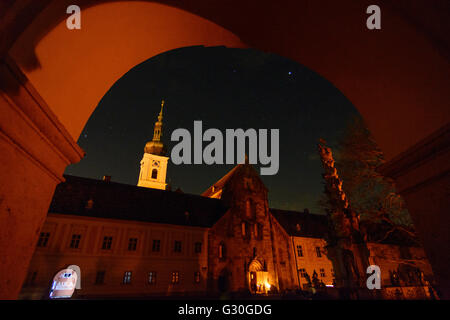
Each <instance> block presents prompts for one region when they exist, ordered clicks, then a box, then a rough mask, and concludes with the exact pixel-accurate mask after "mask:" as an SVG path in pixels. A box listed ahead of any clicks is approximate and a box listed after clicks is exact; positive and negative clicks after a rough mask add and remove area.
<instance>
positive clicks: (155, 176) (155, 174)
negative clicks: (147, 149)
mask: <svg viewBox="0 0 450 320" xmlns="http://www.w3.org/2000/svg"><path fill="white" fill-rule="evenodd" d="M157 177H158V170H156V169H153V170H152V179H156V178H157Z"/></svg>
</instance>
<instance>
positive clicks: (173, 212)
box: [49, 175, 227, 227]
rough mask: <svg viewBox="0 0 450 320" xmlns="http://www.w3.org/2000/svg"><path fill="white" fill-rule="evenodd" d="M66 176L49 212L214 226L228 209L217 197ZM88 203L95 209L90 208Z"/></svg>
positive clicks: (57, 189)
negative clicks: (211, 197)
mask: <svg viewBox="0 0 450 320" xmlns="http://www.w3.org/2000/svg"><path fill="white" fill-rule="evenodd" d="M64 177H65V179H66V181H65V182H63V183H60V184H59V185H58V186H57V187H56V190H55V194H54V196H53V200H52V203H51V205H50V209H49V212H50V213H54V214H70V215H78V216H85V217H96V218H107V219H122V220H133V221H142V222H154V223H166V224H175V225H189V226H197V227H211V226H212V225H214V224H215V223H216V222H217V220H219V219H220V217H222V216H223V215H224V214H225V212H226V210H227V208H226V207H225V205H224V204H223V202H222V201H221V200H218V199H210V198H205V197H202V196H198V195H192V194H186V193H179V192H173V191H166V190H157V189H149V188H143V187H137V186H132V185H127V184H121V183H116V182H106V181H102V180H94V179H88V178H81V177H74V176H69V175H65V176H64ZM89 200H92V201H89ZM89 202H91V203H92V208H89V205H88V204H89Z"/></svg>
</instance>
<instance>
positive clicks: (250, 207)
mask: <svg viewBox="0 0 450 320" xmlns="http://www.w3.org/2000/svg"><path fill="white" fill-rule="evenodd" d="M245 216H246V217H247V218H249V219H252V218H256V204H255V202H254V201H253V200H252V199H247V200H246V201H245Z"/></svg>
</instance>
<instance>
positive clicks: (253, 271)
mask: <svg viewBox="0 0 450 320" xmlns="http://www.w3.org/2000/svg"><path fill="white" fill-rule="evenodd" d="M247 280H248V288H249V289H250V292H251V293H253V294H264V293H267V292H268V291H269V290H270V286H271V285H270V279H269V273H268V272H267V270H266V269H265V268H264V264H263V263H261V261H260V259H258V258H254V259H253V260H252V261H251V262H250V264H249V266H248V273H247Z"/></svg>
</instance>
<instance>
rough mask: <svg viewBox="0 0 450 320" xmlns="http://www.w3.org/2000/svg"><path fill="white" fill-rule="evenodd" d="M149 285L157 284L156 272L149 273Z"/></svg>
mask: <svg viewBox="0 0 450 320" xmlns="http://www.w3.org/2000/svg"><path fill="white" fill-rule="evenodd" d="M148 283H149V284H156V271H150V272H149V273H148Z"/></svg>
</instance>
